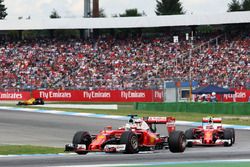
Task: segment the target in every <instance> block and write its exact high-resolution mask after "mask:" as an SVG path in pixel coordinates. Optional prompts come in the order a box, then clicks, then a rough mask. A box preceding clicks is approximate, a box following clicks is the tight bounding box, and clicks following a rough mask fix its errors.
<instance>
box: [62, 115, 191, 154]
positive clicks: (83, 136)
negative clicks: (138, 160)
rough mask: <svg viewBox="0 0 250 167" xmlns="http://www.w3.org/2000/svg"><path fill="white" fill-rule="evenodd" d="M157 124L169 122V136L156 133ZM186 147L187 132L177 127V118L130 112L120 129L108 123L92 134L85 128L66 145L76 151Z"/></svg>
mask: <svg viewBox="0 0 250 167" xmlns="http://www.w3.org/2000/svg"><path fill="white" fill-rule="evenodd" d="M156 124H166V128H167V129H166V130H167V131H168V133H169V137H168V136H160V134H158V133H156ZM185 147H186V139H185V135H184V132H182V131H176V130H175V118H173V117H144V118H142V119H138V118H136V115H130V119H129V122H128V123H127V124H126V125H125V126H123V127H120V128H118V129H112V127H111V126H108V127H106V128H104V130H102V131H100V133H99V134H97V135H93V136H91V135H90V134H89V133H88V132H86V131H79V132H76V133H75V135H74V137H73V142H72V144H67V145H65V151H74V152H76V153H77V154H87V153H88V152H106V153H114V152H123V153H128V154H133V153H138V152H139V151H149V150H155V149H166V148H169V149H170V151H171V152H174V153H175V152H183V151H184V150H185Z"/></svg>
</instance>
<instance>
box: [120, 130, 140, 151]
mask: <svg viewBox="0 0 250 167" xmlns="http://www.w3.org/2000/svg"><path fill="white" fill-rule="evenodd" d="M120 144H126V149H125V152H124V153H126V154H134V153H138V152H139V143H138V137H137V136H136V134H134V133H133V132H131V131H125V132H124V133H123V134H122V135H121V139H120Z"/></svg>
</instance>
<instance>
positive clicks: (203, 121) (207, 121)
mask: <svg viewBox="0 0 250 167" xmlns="http://www.w3.org/2000/svg"><path fill="white" fill-rule="evenodd" d="M210 119H211V118H208V117H204V118H202V123H209V121H210ZM211 120H212V122H213V123H221V122H222V118H212V119H211Z"/></svg>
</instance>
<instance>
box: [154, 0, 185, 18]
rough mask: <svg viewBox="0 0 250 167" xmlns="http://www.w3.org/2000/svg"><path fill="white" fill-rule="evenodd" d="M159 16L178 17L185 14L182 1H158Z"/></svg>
mask: <svg viewBox="0 0 250 167" xmlns="http://www.w3.org/2000/svg"><path fill="white" fill-rule="evenodd" d="M156 3H157V4H156V11H155V13H156V14H157V15H177V14H184V13H185V12H184V11H183V7H182V3H181V2H180V0H156Z"/></svg>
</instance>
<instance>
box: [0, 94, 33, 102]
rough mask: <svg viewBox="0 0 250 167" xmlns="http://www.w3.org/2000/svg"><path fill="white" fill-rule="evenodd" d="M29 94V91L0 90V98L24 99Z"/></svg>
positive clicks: (27, 97) (28, 96)
mask: <svg viewBox="0 0 250 167" xmlns="http://www.w3.org/2000/svg"><path fill="white" fill-rule="evenodd" d="M30 96H31V93H30V92H0V100H26V99H29V98H30Z"/></svg>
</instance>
